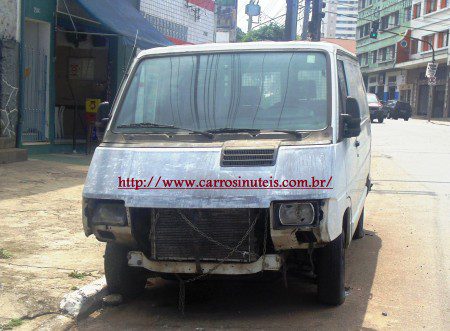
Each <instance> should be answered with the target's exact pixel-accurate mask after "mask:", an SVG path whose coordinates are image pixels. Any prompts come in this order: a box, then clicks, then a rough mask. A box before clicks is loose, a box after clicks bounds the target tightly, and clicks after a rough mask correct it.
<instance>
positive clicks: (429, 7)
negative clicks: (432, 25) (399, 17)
mask: <svg viewBox="0 0 450 331" xmlns="http://www.w3.org/2000/svg"><path fill="white" fill-rule="evenodd" d="M436 10H437V0H425V13H426V14H429V13H432V12H434V11H436Z"/></svg>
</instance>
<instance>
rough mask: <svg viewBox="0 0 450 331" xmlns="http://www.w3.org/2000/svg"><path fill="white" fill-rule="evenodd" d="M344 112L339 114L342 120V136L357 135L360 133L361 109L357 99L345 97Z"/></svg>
mask: <svg viewBox="0 0 450 331" xmlns="http://www.w3.org/2000/svg"><path fill="white" fill-rule="evenodd" d="M345 108H346V111H347V113H346V114H341V118H342V121H343V122H344V138H351V137H358V136H359V134H360V133H361V111H360V109H359V105H358V101H357V100H356V99H355V98H353V97H347V99H346V107H345Z"/></svg>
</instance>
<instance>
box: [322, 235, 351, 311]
mask: <svg viewBox="0 0 450 331" xmlns="http://www.w3.org/2000/svg"><path fill="white" fill-rule="evenodd" d="M317 273H318V285H317V294H318V297H319V301H320V302H321V303H324V304H327V305H333V306H339V305H341V304H343V303H344V301H345V287H344V284H345V250H344V234H343V233H341V234H340V235H339V237H337V238H336V239H334V240H333V241H332V242H330V243H329V244H328V245H327V246H325V247H323V248H320V249H319V250H318V263H317Z"/></svg>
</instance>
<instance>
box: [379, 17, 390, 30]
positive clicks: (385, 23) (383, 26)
mask: <svg viewBox="0 0 450 331" xmlns="http://www.w3.org/2000/svg"><path fill="white" fill-rule="evenodd" d="M380 28H381V30H386V29H388V28H389V15H386V16H383V17H382V18H381V24H380Z"/></svg>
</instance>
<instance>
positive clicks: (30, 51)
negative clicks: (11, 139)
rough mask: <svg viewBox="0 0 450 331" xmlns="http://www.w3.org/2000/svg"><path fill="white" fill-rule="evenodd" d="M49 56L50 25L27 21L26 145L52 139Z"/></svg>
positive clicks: (24, 132) (24, 121)
mask: <svg viewBox="0 0 450 331" xmlns="http://www.w3.org/2000/svg"><path fill="white" fill-rule="evenodd" d="M49 54H50V24H49V23H46V22H40V21H33V20H26V21H25V29H24V45H23V67H24V72H23V77H24V78H23V80H24V88H23V91H24V93H23V115H22V116H23V119H22V120H23V122H22V141H23V142H24V143H32V142H46V141H48V139H49V112H48V110H49V109H48V108H49V107H48V104H49V88H48V87H49V65H50V62H49Z"/></svg>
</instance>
